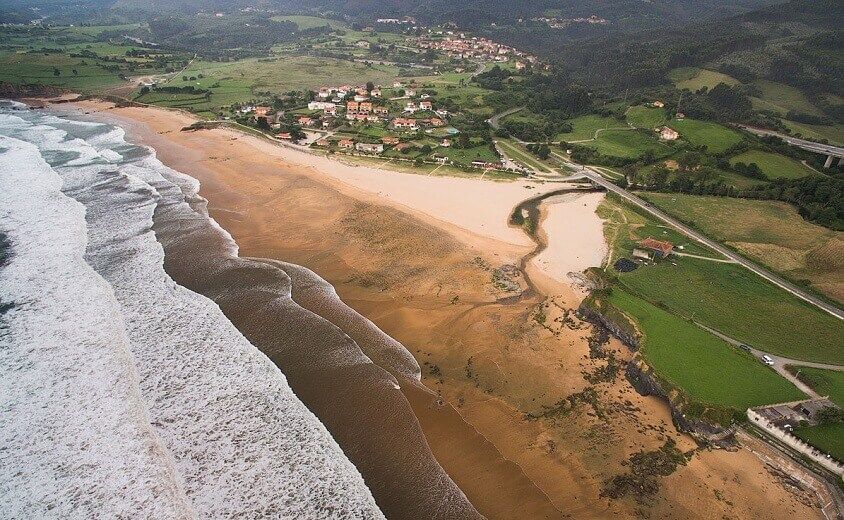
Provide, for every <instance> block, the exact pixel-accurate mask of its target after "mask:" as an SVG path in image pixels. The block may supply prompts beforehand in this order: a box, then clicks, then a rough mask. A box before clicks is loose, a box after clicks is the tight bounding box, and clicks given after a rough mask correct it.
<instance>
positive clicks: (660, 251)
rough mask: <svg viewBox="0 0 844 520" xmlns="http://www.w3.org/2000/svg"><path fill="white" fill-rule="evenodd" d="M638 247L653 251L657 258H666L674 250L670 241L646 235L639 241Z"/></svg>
mask: <svg viewBox="0 0 844 520" xmlns="http://www.w3.org/2000/svg"><path fill="white" fill-rule="evenodd" d="M639 247H641V248H643V249H647V250H649V251H653V253H654V255H655V256H657V257H659V258H666V257H667V256H668V255H670V254H671V253H672V252H674V244H672V243H671V242H664V241H662V240H657V239H655V238H651V237H648V238H646V239H644V240H640V241H639Z"/></svg>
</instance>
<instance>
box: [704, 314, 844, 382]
mask: <svg viewBox="0 0 844 520" xmlns="http://www.w3.org/2000/svg"><path fill="white" fill-rule="evenodd" d="M694 324H695V325H697V326H698V327H700V328H702V329H703V330H705V331H707V332H709V333H710V334H712V335H714V336H718V337H719V338H721V339H723V340H724V341H726V342H727V343H729V344H731V345H733V346H734V347H739V348H742V349H750V350H749V352H750V353H751V354H753V356H754V357H755V358H756V359H758V360H759V362H760V363H764V361H762V356H769V357H770V358H771V359H772V360H773V362H774V364H773V365H771V368H773V369H774V371H776V373H777V374H779V375H781V376H782V377H784V378H785V379H787V380H789V381H791V384H793V385H794V386H796V387H797V388H799V389H800V390H801V391H802V392H803V393H804V394H806V395H808V396H809V397H811V398H813V399H817V398H819V397H823V396H821V395H818V393H817V392H815V391H814V390H812V389H811V388H810V387H809V386H808V385H806V384H805V383H803V381H801V380H799V379H798V378H797V377H796V376H795V375H794V374H792V373H791V372H789V371H788V370H786V367H787V366H794V367H798V370H799V367H811V368H821V369H824V370H835V371H837V372H842V371H844V366H840V365H830V364H827V363H813V362H811V361H801V360H799V359H791V358H787V357H783V356H777V355H776V354H771V353H770V352H765V351H764V350H759V349H758V348H753V347H751V346H750V345H746V344H744V343H742V342H741V341H738V340H736V339H734V338H731V337H730V336H727V335H726V334H722V333H721V332H718V331H717V330H715V329H712V328H709V327H707V326H706V325H704V324H702V323H698V322H694Z"/></svg>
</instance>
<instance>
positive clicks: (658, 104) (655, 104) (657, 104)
mask: <svg viewBox="0 0 844 520" xmlns="http://www.w3.org/2000/svg"><path fill="white" fill-rule="evenodd" d="M651 106H652V107H654V108H664V107H665V103H663V102H662V101H660V100H658V99H657V100H656V101H654V102H653V103H651Z"/></svg>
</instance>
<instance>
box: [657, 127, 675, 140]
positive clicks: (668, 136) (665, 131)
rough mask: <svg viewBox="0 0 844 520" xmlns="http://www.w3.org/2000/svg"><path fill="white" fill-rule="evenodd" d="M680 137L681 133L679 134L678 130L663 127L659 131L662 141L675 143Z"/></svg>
mask: <svg viewBox="0 0 844 520" xmlns="http://www.w3.org/2000/svg"><path fill="white" fill-rule="evenodd" d="M678 137H680V134H679V133H677V131H676V130H674V129H673V128H669V127H667V126H663V127H662V128H661V129H660V130H659V138H660V139H664V140H666V141H674V140H676V139H677V138H678Z"/></svg>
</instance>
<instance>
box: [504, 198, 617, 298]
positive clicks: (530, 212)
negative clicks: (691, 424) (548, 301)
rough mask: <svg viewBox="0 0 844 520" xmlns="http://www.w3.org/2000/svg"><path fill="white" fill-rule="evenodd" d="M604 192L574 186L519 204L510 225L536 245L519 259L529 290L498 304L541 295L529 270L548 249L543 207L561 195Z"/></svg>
mask: <svg viewBox="0 0 844 520" xmlns="http://www.w3.org/2000/svg"><path fill="white" fill-rule="evenodd" d="M602 191H604V190H602V189H599V188H596V187H594V186H593V185H591V184H589V185H574V186H572V187H569V188H561V189H559V190H554V191H549V192H548V193H543V194H541V195H537V196H536V197H531V198H529V199H527V200H524V201H522V202H521V203H519V204H518V205H517V206H516V207H515V208H514V209H513V211H512V212H511V213H510V218H509V220H508V223H509V225H510V226H511V227H516V228H519V229H521V230H522V231H523V232H524V233H525V234H526V235H527V236H528V237H529V238H530V239H531V240H532V241H533V243H534V244H535V246H534V248H533V250H531V251H530V252H529V253H528V254H526V255H524V256H522V257H521V258H520V259H519V265H518V267H519V271H521V273H522V276H523V277H524V279H525V282H526V284H527V288H526V289H525V290H524V291H522V292H520V293H519V294H516V295H513V296H508V297H505V298H501V299H499V300H498V302H497V303H504V304H506V303H515V302H519V301H522V300H524V299H526V298H529V297H531V296H534V295H537V294H540V293H541V291H539V289H538V288H537V284H536V282H535V280H533V279H532V278H531V275H530V273H529V271H530V269H528V264H529V263H530V261H531V260H533V259H534V258H536V257H537V256H538V255H540V254H542V252H543V251H545V249H546V248H547V247H548V240H547V238H546V236H545V233H544V232H543V230H542V205H543V203H545V201H547V200H548V199H551V198H554V197H557V196H559V195H567V194H570V193H600V192H602Z"/></svg>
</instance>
